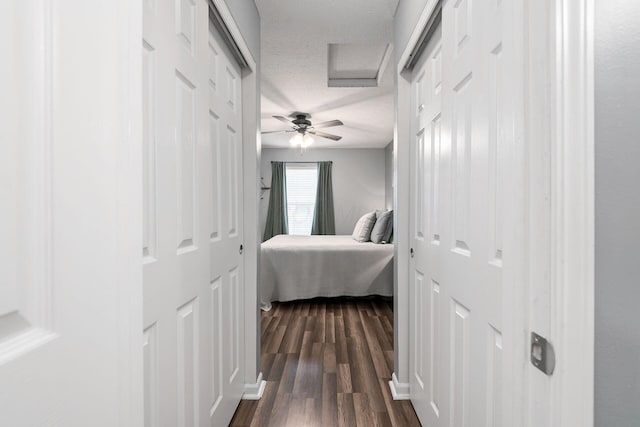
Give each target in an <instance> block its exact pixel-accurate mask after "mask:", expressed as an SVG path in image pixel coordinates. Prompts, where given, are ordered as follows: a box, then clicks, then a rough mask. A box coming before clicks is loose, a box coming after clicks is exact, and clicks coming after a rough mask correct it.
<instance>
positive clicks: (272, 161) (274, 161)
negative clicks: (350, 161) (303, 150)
mask: <svg viewBox="0 0 640 427" xmlns="http://www.w3.org/2000/svg"><path fill="white" fill-rule="evenodd" d="M276 162H278V163H323V162H325V161H324V160H319V161H315V162H314V161H310V162H280V161H278V160H271V163H272V164H273V163H276ZM325 163H326V162H325ZM328 163H333V162H332V161H331V160H329V161H328Z"/></svg>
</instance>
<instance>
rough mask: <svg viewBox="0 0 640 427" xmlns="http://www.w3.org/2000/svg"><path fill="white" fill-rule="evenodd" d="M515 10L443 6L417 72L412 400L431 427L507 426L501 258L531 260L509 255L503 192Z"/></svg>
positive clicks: (506, 305) (464, 2)
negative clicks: (439, 26)
mask: <svg viewBox="0 0 640 427" xmlns="http://www.w3.org/2000/svg"><path fill="white" fill-rule="evenodd" d="M511 13H512V5H511V2H505V1H499V0H498V1H495V0H494V1H490V2H478V1H474V0H456V1H449V2H444V5H443V11H442V23H441V28H440V30H439V31H438V32H436V34H435V35H434V37H433V39H432V40H431V42H430V45H429V46H428V47H427V49H426V51H425V52H424V54H423V56H424V57H423V58H421V61H420V63H419V64H418V66H417V67H416V68H415V69H414V71H413V77H412V91H413V96H412V110H411V111H412V118H411V119H412V141H411V145H412V157H411V158H412V164H411V167H412V169H411V185H412V189H411V196H412V207H411V239H412V240H411V245H412V248H413V251H414V257H413V258H412V260H411V264H410V265H411V297H412V298H411V301H412V305H411V307H410V309H411V317H410V319H411V320H410V322H411V327H412V329H411V353H410V356H411V383H412V389H411V395H412V399H413V400H414V404H415V408H416V411H417V413H418V415H419V417H420V419H421V421H422V422H423V423H424V424H425V425H429V426H454V427H457V426H500V425H504V424H503V416H504V407H505V405H504V402H505V399H506V397H505V393H508V390H505V389H504V384H511V381H510V377H509V376H510V375H511V374H512V371H511V370H510V369H509V367H510V366H511V365H512V362H513V361H514V360H515V357H516V355H514V353H513V352H504V351H503V349H504V348H506V347H507V346H509V345H512V342H513V334H512V333H511V332H510V334H511V335H505V322H508V321H509V320H510V319H512V318H513V315H514V311H513V310H514V308H513V304H511V303H510V302H508V301H506V299H505V298H504V292H503V287H504V286H514V284H513V283H503V280H502V278H503V262H519V261H518V259H520V258H519V257H522V255H523V254H521V253H506V252H505V247H506V245H505V240H506V239H510V238H513V236H512V234H510V233H512V232H513V230H514V229H513V221H512V222H511V224H512V225H511V227H512V229H508V228H506V227H505V224H508V223H509V222H508V221H506V220H505V218H506V215H507V214H508V212H509V210H512V211H513V210H514V209H512V208H514V207H515V206H516V205H515V204H516V203H519V201H517V200H515V199H514V198H509V199H507V198H506V197H505V194H506V193H505V188H506V186H507V185H508V181H509V180H511V179H512V177H514V176H516V174H515V172H516V171H518V170H520V168H521V163H519V164H518V163H516V162H515V159H510V158H509V150H510V148H509V146H510V144H513V143H514V140H513V117H512V106H511V103H513V104H514V105H515V102H514V100H513V99H510V97H515V96H517V94H516V93H515V92H513V93H511V91H510V90H509V89H508V88H510V87H512V85H513V83H514V82H513V81H512V75H510V73H509V71H508V70H509V67H510V66H511V62H510V61H512V57H513V49H512V43H513V41H512V39H513V34H512V33H511V30H510V28H511V21H512V19H513V17H512V16H511ZM440 34H441V37H440ZM520 162H521V161H520ZM505 235H506V237H505ZM522 351H524V349H522ZM506 356H509V357H511V358H513V360H511V361H509V360H506ZM518 357H520V355H518Z"/></svg>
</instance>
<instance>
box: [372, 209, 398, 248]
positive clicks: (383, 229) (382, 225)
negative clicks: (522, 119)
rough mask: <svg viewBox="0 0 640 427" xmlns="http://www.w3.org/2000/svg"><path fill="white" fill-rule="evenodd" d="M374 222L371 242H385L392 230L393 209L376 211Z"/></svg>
mask: <svg viewBox="0 0 640 427" xmlns="http://www.w3.org/2000/svg"><path fill="white" fill-rule="evenodd" d="M376 216H377V219H376V224H375V225H374V226H373V230H371V241H372V242H373V243H387V242H388V241H389V239H391V232H392V231H393V211H384V212H382V211H376Z"/></svg>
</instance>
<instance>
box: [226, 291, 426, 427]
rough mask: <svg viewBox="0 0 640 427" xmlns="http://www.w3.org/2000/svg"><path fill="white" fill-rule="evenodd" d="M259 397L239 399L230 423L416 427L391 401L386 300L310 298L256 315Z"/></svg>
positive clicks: (402, 404) (403, 407) (405, 406)
mask: <svg viewBox="0 0 640 427" xmlns="http://www.w3.org/2000/svg"><path fill="white" fill-rule="evenodd" d="M261 360H262V361H261V370H262V373H263V375H264V379H265V380H266V381H267V386H266V389H265V392H264V395H263V396H262V399H260V400H259V401H249V400H244V401H242V402H241V403H240V406H239V407H238V409H237V411H236V413H235V415H234V417H233V420H232V421H231V426H260V427H262V426H277V427H281V426H295V427H309V426H323V427H324V426H348V427H352V426H366V427H369V426H378V425H380V426H402V427H404V426H419V425H420V422H419V421H418V418H417V417H416V414H415V412H414V410H413V407H412V406H411V403H410V402H409V401H406V400H405V401H394V400H392V397H391V393H390V391H389V386H388V382H389V380H390V379H391V373H392V372H393V312H392V305H391V301H385V300H382V299H378V298H365V299H351V298H345V299H316V300H311V301H304V302H294V303H279V304H278V303H274V305H273V309H272V310H271V311H269V312H266V313H264V312H263V313H262V359H261Z"/></svg>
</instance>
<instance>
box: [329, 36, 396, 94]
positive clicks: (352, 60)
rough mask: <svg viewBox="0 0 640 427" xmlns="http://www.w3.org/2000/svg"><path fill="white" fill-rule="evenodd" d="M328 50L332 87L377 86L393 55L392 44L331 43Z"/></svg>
mask: <svg viewBox="0 0 640 427" xmlns="http://www.w3.org/2000/svg"><path fill="white" fill-rule="evenodd" d="M327 52H328V61H327V75H328V81H327V84H328V86H329V87H377V86H378V84H379V82H380V79H381V78H382V75H383V74H384V70H385V68H386V66H387V64H388V63H389V59H390V58H391V45H389V44H365V43H331V44H329V45H328V49H327Z"/></svg>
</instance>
